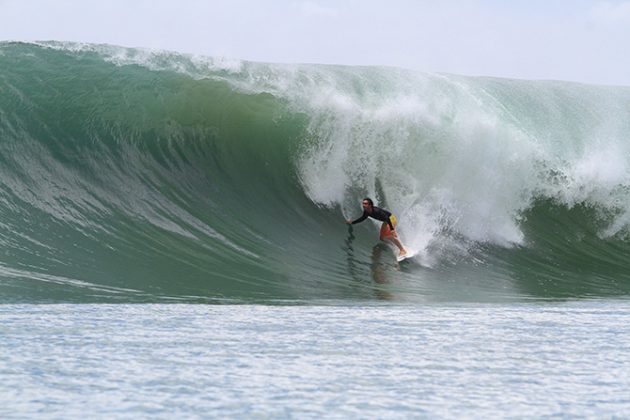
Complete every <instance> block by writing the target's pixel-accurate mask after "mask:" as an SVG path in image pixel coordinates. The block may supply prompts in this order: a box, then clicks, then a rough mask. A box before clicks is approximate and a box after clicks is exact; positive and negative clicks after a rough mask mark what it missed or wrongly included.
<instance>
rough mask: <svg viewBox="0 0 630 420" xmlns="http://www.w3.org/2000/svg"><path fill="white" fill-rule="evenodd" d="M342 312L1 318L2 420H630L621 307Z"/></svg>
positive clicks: (66, 308)
mask: <svg viewBox="0 0 630 420" xmlns="http://www.w3.org/2000/svg"><path fill="white" fill-rule="evenodd" d="M330 304H334V305H333V306H331V305H330ZM338 305H339V302H328V305H324V306H322V305H321V304H320V305H314V306H294V305H285V306H269V305H169V304H157V305H122V304H119V305H93V304H82V305H2V306H0V334H1V336H2V339H1V340H0V354H1V355H2V357H0V375H1V377H2V381H0V415H1V416H2V417H3V418H25V417H26V418H33V417H36V418H59V417H63V418H79V417H80V418H85V417H89V418H111V417H116V418H138V417H141V418H147V417H150V418H173V417H175V416H178V417H179V416H181V417H186V418H197V417H213V418H257V417H261V418H355V417H356V418H436V417H440V418H444V417H448V418H454V417H458V418H459V417H474V418H479V417H493V418H496V417H535V418H540V417H551V416H553V417H569V418H575V417H590V418H612V417H617V418H625V417H627V416H628V415H630V396H629V394H628V389H629V388H630V379H629V378H630V353H629V352H628V348H630V338H629V337H630V322H629V321H630V304H629V303H628V302H626V301H584V302H570V303H555V304H510V305H478V304H476V305H426V306H391V305H374V304H367V305H365V304H356V305H348V303H347V302H341V306H338Z"/></svg>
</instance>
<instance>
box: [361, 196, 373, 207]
mask: <svg viewBox="0 0 630 420" xmlns="http://www.w3.org/2000/svg"><path fill="white" fill-rule="evenodd" d="M363 201H367V202H368V204H369V205H370V206H372V207H374V201H372V199H371V198H369V197H365V198H364V199H363Z"/></svg>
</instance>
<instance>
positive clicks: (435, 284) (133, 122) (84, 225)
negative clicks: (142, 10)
mask: <svg viewBox="0 0 630 420" xmlns="http://www.w3.org/2000/svg"><path fill="white" fill-rule="evenodd" d="M629 137H630V88H626V87H602V86H587V85H579V84H574V83H564V82H532V81H519V80H505V79H494V78H471V77H460V76H452V75H441V74H426V73H420V72H413V71H406V70H401V69H394V68H377V67H343V66H324V65H277V64H262V63H250V62H239V61H227V60H220V59H212V58H207V57H196V56H189V55H182V54H176V53H167V52H150V51H144V50H134V49H125V48H119V47H112V46H100V45H79V44H62V43H40V44H24V43H1V44H0V162H1V164H0V241H1V243H2V250H3V252H2V256H1V257H0V299H1V300H2V301H3V302H16V301H29V302H33V301H35V302H37V301H63V302H92V301H97V302H98V301H126V302H129V301H164V300H176V301H178V300H184V301H200V302H204V301H223V300H225V299H227V300H230V301H233V300H243V301H248V302H251V301H257V300H262V301H269V300H276V299H278V300H287V299H288V300H292V299H295V300H300V301H302V300H309V301H311V300H318V299H350V300H352V299H372V298H383V299H394V300H400V301H497V300H498V301H505V300H523V299H530V298H536V299H557V298H576V297H611V296H612V297H624V296H627V295H628V293H629V292H630V259H629V258H628V255H630V242H629V241H628V239H629V235H628V233H629V226H630V141H629V140H630V138H629ZM364 196H370V197H373V198H374V200H375V201H376V203H377V205H381V206H383V207H385V208H388V209H390V210H391V211H392V212H393V213H394V214H396V215H397V218H398V219H399V222H400V227H399V234H400V236H401V237H402V239H403V242H404V243H406V244H407V245H408V246H410V247H411V248H413V249H416V250H418V255H417V257H415V259H414V260H413V261H410V262H408V263H406V264H402V265H398V264H397V263H396V262H395V258H394V253H393V251H392V250H391V249H390V248H389V247H388V246H385V245H383V244H380V243H378V225H377V224H375V223H373V222H365V223H363V224H362V225H355V226H354V227H353V229H348V227H347V226H345V225H344V223H343V220H344V218H356V217H358V216H359V214H360V211H361V209H360V200H361V199H362V198H363V197H364Z"/></svg>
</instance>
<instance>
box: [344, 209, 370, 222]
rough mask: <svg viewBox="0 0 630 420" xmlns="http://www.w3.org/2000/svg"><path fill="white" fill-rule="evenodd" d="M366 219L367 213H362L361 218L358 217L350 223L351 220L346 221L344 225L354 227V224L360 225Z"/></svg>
mask: <svg viewBox="0 0 630 420" xmlns="http://www.w3.org/2000/svg"><path fill="white" fill-rule="evenodd" d="M367 218H368V214H367V212H365V211H364V212H363V215H362V216H361V217H359V218H358V219H357V220H355V221H352V220H351V219H348V220H346V223H347V224H349V225H354V224H355V223H361V222H362V221H364V220H365V219H367Z"/></svg>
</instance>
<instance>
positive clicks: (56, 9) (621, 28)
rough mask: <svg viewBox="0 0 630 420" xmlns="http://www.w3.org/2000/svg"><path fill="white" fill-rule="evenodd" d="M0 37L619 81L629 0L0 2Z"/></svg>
mask: <svg viewBox="0 0 630 420" xmlns="http://www.w3.org/2000/svg"><path fill="white" fill-rule="evenodd" d="M0 40H5V41H6V40H18V41H34V40H56V41H77V42H90V43H107V44H114V45H121V46H127V47H145V48H152V49H165V50H173V51H179V52H184V53H193V54H201V55H208V56H214V57H226V58H237V59H244V60H252V61H263V62H279V63H326V64H348V65H386V66H396V67H404V68H409V69H417V70H422V71H427V72H445V73H454V74H465V75H483V76H496V77H508V78H520V79H552V80H569V81H577V82H584V83H594V84H607V85H625V86H630V0H617V1H614V0H608V1H603V0H602V1H600V0H546V1H545V0H503V1H500V0H441V1H438V0H431V1H429V0H415V1H414V0H380V1H377V0H205V1H202V0H177V1H175V0H100V1H93V0H0Z"/></svg>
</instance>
